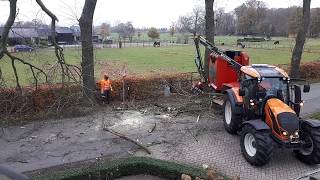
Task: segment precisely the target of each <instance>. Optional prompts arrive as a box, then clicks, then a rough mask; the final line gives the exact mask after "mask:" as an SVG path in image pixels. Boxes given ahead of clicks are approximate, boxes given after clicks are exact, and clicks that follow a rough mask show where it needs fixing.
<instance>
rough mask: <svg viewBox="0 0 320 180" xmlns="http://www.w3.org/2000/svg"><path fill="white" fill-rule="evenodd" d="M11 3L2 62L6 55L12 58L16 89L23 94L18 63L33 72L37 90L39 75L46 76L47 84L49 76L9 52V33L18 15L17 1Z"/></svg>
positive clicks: (0, 46) (0, 51)
mask: <svg viewBox="0 0 320 180" xmlns="http://www.w3.org/2000/svg"><path fill="white" fill-rule="evenodd" d="M9 3H10V13H9V17H8V19H7V21H6V23H5V25H4V29H3V32H2V35H1V41H0V60H2V58H3V57H4V56H5V55H6V56H8V57H9V58H10V60H11V67H12V70H13V73H14V77H15V81H16V89H17V91H18V92H19V93H20V94H21V93H22V89H21V85H20V81H19V74H18V71H17V67H16V62H20V63H22V64H24V65H26V66H28V67H29V68H30V70H31V72H32V76H33V78H34V81H35V84H36V88H37V85H38V81H39V73H40V74H43V75H44V76H45V80H46V82H47V75H46V73H45V72H44V71H43V70H42V69H40V68H38V67H36V66H34V65H32V64H31V63H29V62H27V61H25V60H23V59H21V58H19V57H17V56H14V55H12V54H11V53H10V52H9V51H8V50H7V40H8V36H9V31H10V29H11V27H12V25H13V23H14V21H15V18H16V15H17V0H9Z"/></svg>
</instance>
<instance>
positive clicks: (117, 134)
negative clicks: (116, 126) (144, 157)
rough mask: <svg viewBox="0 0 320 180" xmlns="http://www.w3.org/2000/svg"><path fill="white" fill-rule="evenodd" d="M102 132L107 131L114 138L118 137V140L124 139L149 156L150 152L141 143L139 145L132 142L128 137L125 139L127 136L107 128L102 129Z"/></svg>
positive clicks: (134, 141)
mask: <svg viewBox="0 0 320 180" xmlns="http://www.w3.org/2000/svg"><path fill="white" fill-rule="evenodd" d="M103 130H104V131H107V132H110V133H111V134H113V135H116V136H118V137H120V138H122V139H125V140H127V141H130V142H132V143H133V144H135V145H137V146H139V147H140V148H141V149H143V150H145V151H146V152H147V153H148V154H151V151H150V150H149V149H148V148H147V147H145V146H144V145H142V144H141V143H139V142H138V141H136V140H133V139H131V138H129V137H127V136H125V135H123V134H121V133H119V132H116V131H113V130H111V129H108V128H106V127H104V128H103Z"/></svg>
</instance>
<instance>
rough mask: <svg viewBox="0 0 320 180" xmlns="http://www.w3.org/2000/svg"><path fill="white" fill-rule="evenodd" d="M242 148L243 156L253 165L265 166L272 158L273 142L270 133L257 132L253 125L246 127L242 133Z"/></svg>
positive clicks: (264, 131)
mask: <svg viewBox="0 0 320 180" xmlns="http://www.w3.org/2000/svg"><path fill="white" fill-rule="evenodd" d="M240 146H241V151H242V154H243V156H244V157H245V159H246V160H247V161H248V162H249V163H250V164H252V165H255V166H262V165H265V164H266V163H268V162H269V160H270V158H271V155H272V150H273V142H272V139H271V137H270V132H269V131H266V130H262V131H257V130H256V129H255V128H254V127H252V126H251V125H245V126H244V127H243V128H242V131H241V138H240Z"/></svg>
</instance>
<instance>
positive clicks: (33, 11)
mask: <svg viewBox="0 0 320 180" xmlns="http://www.w3.org/2000/svg"><path fill="white" fill-rule="evenodd" d="M264 1H265V2H266V4H267V6H268V7H269V8H286V7H289V6H293V5H300V6H301V5H302V0H264ZM43 2H44V4H45V5H46V6H47V7H48V8H49V9H51V10H52V11H53V12H54V13H55V14H56V15H57V16H58V18H59V20H60V21H59V23H58V24H59V25H61V26H70V25H75V24H77V22H76V20H75V19H77V17H79V16H80V14H81V8H82V6H83V4H84V0H43ZM243 2H245V1H242V0H215V9H217V8H221V7H222V8H224V9H225V10H226V11H232V10H233V9H234V8H235V7H237V6H239V5H241V4H242V3H243ZM201 4H204V0H98V3H97V7H96V11H95V15H94V24H95V25H99V24H101V23H102V22H108V23H110V24H112V25H114V24H117V23H119V22H126V21H131V22H133V25H134V26H135V27H151V26H154V27H158V28H160V27H169V26H170V25H171V23H172V22H174V21H176V20H177V19H178V17H179V16H180V15H184V14H186V13H188V12H191V11H192V9H193V8H194V7H195V6H199V5H201ZM311 6H312V7H320V0H312V1H311ZM18 8H19V15H18V17H17V20H22V21H26V20H32V19H35V18H38V19H42V20H44V21H45V22H47V23H48V22H49V19H48V18H47V17H46V15H45V14H44V13H43V12H41V11H40V9H39V8H38V6H37V4H36V3H35V0H18ZM8 14H9V2H8V1H3V0H0V24H3V23H4V22H5V21H6V19H7V16H8Z"/></svg>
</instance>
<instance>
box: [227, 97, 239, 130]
mask: <svg viewBox="0 0 320 180" xmlns="http://www.w3.org/2000/svg"><path fill="white" fill-rule="evenodd" d="M241 120H242V119H241V115H237V114H235V113H234V110H233V108H232V105H231V100H230V99H229V97H228V95H226V96H225V98H224V102H223V125H224V128H225V129H226V130H227V131H228V132H229V133H230V134H236V133H237V131H238V130H239V127H240V124H241Z"/></svg>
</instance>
